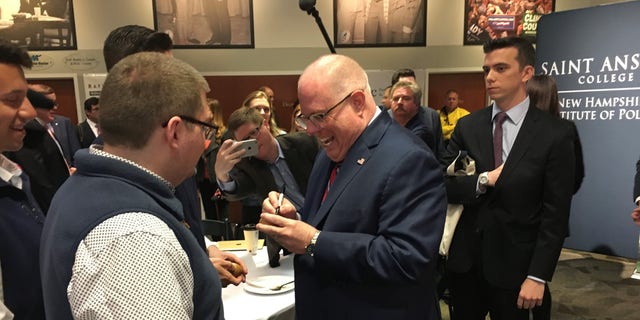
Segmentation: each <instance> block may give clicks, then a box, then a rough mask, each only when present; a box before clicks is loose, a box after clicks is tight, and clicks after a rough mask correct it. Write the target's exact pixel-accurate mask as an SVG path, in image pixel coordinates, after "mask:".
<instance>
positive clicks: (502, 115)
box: [494, 111, 509, 126]
mask: <svg viewBox="0 0 640 320" xmlns="http://www.w3.org/2000/svg"><path fill="white" fill-rule="evenodd" d="M508 117H509V116H508V115H507V113H506V112H504V111H500V112H498V113H497V114H496V117H495V118H494V121H495V123H496V126H497V125H500V126H502V124H503V123H504V122H505V121H506V120H507V118H508Z"/></svg>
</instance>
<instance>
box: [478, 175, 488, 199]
mask: <svg viewBox="0 0 640 320" xmlns="http://www.w3.org/2000/svg"><path fill="white" fill-rule="evenodd" d="M485 193H487V187H483V186H481V185H480V176H478V181H477V182H476V196H477V197H479V196H480V195H483V194H485Z"/></svg>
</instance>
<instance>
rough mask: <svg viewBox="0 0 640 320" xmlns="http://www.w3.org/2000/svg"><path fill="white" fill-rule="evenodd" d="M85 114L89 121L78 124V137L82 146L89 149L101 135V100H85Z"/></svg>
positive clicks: (94, 98)
mask: <svg viewBox="0 0 640 320" xmlns="http://www.w3.org/2000/svg"><path fill="white" fill-rule="evenodd" d="M84 114H85V115H86V116H87V119H86V120H85V121H82V122H81V123H80V124H78V137H79V138H80V146H81V147H82V148H89V146H90V145H91V143H93V140H95V139H96V137H97V136H99V135H100V128H99V127H98V121H100V99H98V98H96V97H91V98H89V99H87V100H85V101H84Z"/></svg>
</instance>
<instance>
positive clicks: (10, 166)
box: [0, 154, 22, 190]
mask: <svg viewBox="0 0 640 320" xmlns="http://www.w3.org/2000/svg"><path fill="white" fill-rule="evenodd" d="M21 174H22V169H21V168H20V166H18V164H16V163H15V162H13V161H11V160H9V159H8V158H7V157H5V156H4V155H2V154H0V179H2V180H3V181H5V182H7V183H9V184H10V185H12V186H14V187H16V188H18V189H20V190H22V179H21V178H20V175H21Z"/></svg>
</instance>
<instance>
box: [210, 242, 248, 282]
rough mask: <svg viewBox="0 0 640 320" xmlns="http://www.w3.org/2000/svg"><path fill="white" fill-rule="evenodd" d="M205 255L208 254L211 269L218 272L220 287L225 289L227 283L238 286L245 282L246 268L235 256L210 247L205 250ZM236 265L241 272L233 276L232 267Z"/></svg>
mask: <svg viewBox="0 0 640 320" xmlns="http://www.w3.org/2000/svg"><path fill="white" fill-rule="evenodd" d="M207 253H208V254H209V260H210V261H211V263H212V264H213V267H214V268H216V271H218V276H219V277H220V282H221V283H222V287H226V286H228V285H229V283H232V284H233V285H236V286H237V285H239V284H240V283H241V282H245V281H246V280H247V273H248V270H247V266H246V265H245V264H244V262H243V261H242V260H240V258H238V257H237V256H235V255H234V254H231V253H228V252H224V251H221V250H220V249H218V247H216V246H214V245H211V246H209V247H208V248H207ZM234 263H235V264H238V265H240V267H241V268H242V272H241V273H240V274H237V275H235V276H234V265H233V264H234Z"/></svg>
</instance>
